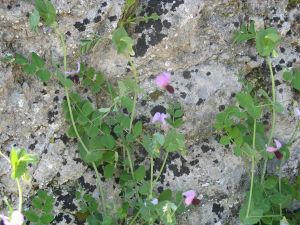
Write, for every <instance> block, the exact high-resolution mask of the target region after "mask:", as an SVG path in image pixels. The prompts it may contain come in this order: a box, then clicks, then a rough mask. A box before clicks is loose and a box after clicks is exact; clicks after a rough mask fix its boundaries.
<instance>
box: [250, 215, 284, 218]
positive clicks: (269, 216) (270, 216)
mask: <svg viewBox="0 0 300 225" xmlns="http://www.w3.org/2000/svg"><path fill="white" fill-rule="evenodd" d="M272 217H282V215H264V216H248V218H272Z"/></svg>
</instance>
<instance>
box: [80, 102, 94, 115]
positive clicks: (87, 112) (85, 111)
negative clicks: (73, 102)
mask: <svg viewBox="0 0 300 225" xmlns="http://www.w3.org/2000/svg"><path fill="white" fill-rule="evenodd" d="M81 111H82V113H83V115H84V116H88V115H90V114H91V113H92V112H93V111H94V109H93V106H92V104H91V103H90V102H89V101H84V104H83V105H82V107H81Z"/></svg>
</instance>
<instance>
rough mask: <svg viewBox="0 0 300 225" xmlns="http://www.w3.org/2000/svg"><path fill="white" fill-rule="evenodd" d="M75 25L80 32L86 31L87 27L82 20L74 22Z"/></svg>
mask: <svg viewBox="0 0 300 225" xmlns="http://www.w3.org/2000/svg"><path fill="white" fill-rule="evenodd" d="M74 27H75V28H76V29H77V30H78V31H79V32H82V31H85V29H86V27H85V24H84V23H81V22H76V23H75V24H74Z"/></svg>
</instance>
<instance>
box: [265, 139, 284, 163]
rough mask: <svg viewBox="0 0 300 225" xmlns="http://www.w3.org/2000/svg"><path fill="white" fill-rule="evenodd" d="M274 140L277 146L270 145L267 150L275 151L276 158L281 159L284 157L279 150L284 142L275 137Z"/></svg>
mask: <svg viewBox="0 0 300 225" xmlns="http://www.w3.org/2000/svg"><path fill="white" fill-rule="evenodd" d="M274 142H275V145H276V147H272V146H268V147H267V149H266V150H267V152H273V153H274V154H275V156H276V158H277V159H279V160H280V159H282V157H283V155H282V153H281V152H280V151H279V149H280V148H281V147H282V144H281V143H280V141H278V140H276V139H274Z"/></svg>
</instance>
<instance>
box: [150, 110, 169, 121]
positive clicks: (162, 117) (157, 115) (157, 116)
mask: <svg viewBox="0 0 300 225" xmlns="http://www.w3.org/2000/svg"><path fill="white" fill-rule="evenodd" d="M166 118H167V115H166V114H164V113H160V112H156V113H155V114H154V116H153V118H152V123H156V122H159V123H161V124H166V121H165V119H166Z"/></svg>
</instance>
